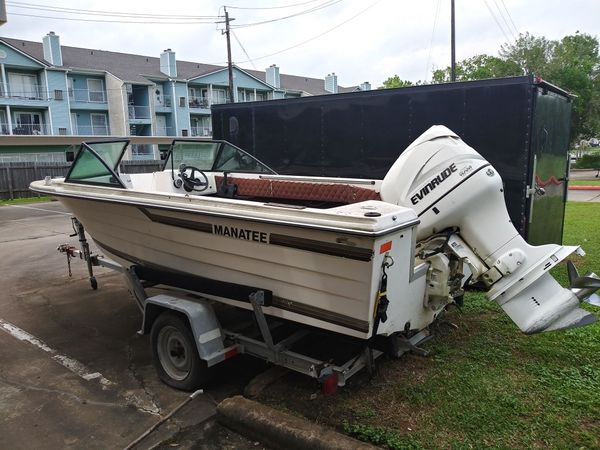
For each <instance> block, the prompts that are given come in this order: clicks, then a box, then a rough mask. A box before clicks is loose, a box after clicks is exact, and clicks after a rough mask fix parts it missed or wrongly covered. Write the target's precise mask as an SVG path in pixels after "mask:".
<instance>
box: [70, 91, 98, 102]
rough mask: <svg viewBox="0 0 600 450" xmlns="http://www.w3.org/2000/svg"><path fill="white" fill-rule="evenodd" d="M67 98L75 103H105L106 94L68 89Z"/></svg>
mask: <svg viewBox="0 0 600 450" xmlns="http://www.w3.org/2000/svg"><path fill="white" fill-rule="evenodd" d="M69 98H70V99H71V100H72V101H75V102H83V103H106V92H104V91H90V90H89V89H69Z"/></svg>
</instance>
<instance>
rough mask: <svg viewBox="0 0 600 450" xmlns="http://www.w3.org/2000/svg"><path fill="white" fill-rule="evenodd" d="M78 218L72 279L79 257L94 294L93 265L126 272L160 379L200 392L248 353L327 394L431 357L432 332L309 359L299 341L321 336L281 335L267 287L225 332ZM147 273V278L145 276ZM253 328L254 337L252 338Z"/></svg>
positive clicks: (191, 300) (195, 299) (70, 253)
mask: <svg viewBox="0 0 600 450" xmlns="http://www.w3.org/2000/svg"><path fill="white" fill-rule="evenodd" d="M71 220H72V224H73V230H74V233H73V234H71V237H75V236H77V237H78V238H79V244H80V248H79V249H78V248H76V247H75V246H73V245H70V244H62V245H60V246H59V247H58V249H57V250H58V251H59V252H61V253H63V254H66V256H67V266H68V270H69V276H71V260H72V259H74V258H79V259H80V260H82V261H84V262H85V263H86V265H87V270H88V275H89V281H90V285H91V287H92V289H97V288H98V282H97V280H96V277H95V276H94V269H93V268H94V267H105V268H108V269H111V270H115V271H118V272H120V273H122V274H123V275H124V277H125V280H126V283H127V286H128V289H129V291H130V293H131V294H132V296H133V298H134V299H135V302H136V304H137V306H138V308H139V309H140V311H141V313H142V326H141V328H140V330H139V331H138V333H139V334H141V335H144V334H151V335H152V350H153V356H154V365H155V366H156V368H157V371H158V375H159V377H160V378H161V380H162V381H163V382H165V383H166V384H168V385H170V386H172V387H175V388H178V389H183V390H194V389H197V388H198V387H201V385H202V384H204V383H205V382H206V381H207V380H208V369H209V368H211V367H213V366H215V365H216V364H218V363H220V362H223V361H225V360H227V359H229V358H231V357H233V356H235V355H238V354H246V355H251V356H254V357H257V358H259V359H262V360H264V361H267V362H269V363H272V364H275V365H279V366H283V367H285V368H287V369H291V370H294V371H296V372H299V373H302V374H304V375H308V376H310V377H312V378H315V379H317V380H318V381H319V382H320V383H321V384H322V387H323V391H324V392H326V393H332V392H335V390H336V389H337V387H341V386H344V385H345V384H346V382H347V380H348V379H349V378H350V377H351V376H352V375H354V374H356V373H357V372H358V371H360V370H361V369H363V368H366V369H367V370H368V372H369V374H372V373H373V371H374V361H375V360H376V359H377V358H378V357H379V356H381V355H383V354H384V353H387V354H389V355H390V356H392V357H400V356H402V355H403V354H404V353H407V352H410V351H412V352H413V353H416V354H419V355H422V356H426V355H427V354H428V352H427V351H426V350H424V349H423V348H421V347H420V345H421V344H423V343H424V342H426V341H428V340H429V339H431V338H432V334H431V332H430V331H429V329H428V328H426V329H424V330H421V331H420V332H418V333H416V334H413V335H412V336H410V337H406V336H403V335H400V334H395V335H393V336H390V337H389V339H388V342H386V347H385V351H383V349H379V348H376V347H378V346H376V345H371V344H373V342H371V341H372V340H368V341H360V342H361V345H360V346H358V347H360V349H359V350H358V351H357V352H356V353H354V354H353V355H352V356H351V357H350V358H348V359H346V360H345V362H341V363H338V364H336V363H335V362H333V360H331V359H330V360H327V361H325V360H322V359H320V358H316V357H312V356H309V355H308V354H306V353H308V352H301V351H295V350H294V347H295V346H296V344H299V343H301V342H302V340H303V339H305V338H307V336H309V335H310V334H311V333H317V331H313V330H311V329H310V328H307V327H303V328H300V329H297V328H298V327H297V326H296V327H292V329H293V330H292V332H291V333H283V337H282V333H281V332H280V331H281V330H283V329H285V325H286V321H284V320H280V319H274V318H269V320H267V318H266V317H265V314H264V311H263V306H265V291H263V290H260V289H257V290H255V291H254V292H251V293H250V294H249V296H248V297H249V298H248V301H249V302H250V304H251V305H252V310H251V312H250V313H249V314H248V317H247V319H246V321H245V322H238V323H236V324H235V325H234V326H231V327H228V326H225V327H223V326H221V323H220V321H219V320H218V319H217V315H216V313H215V308H214V304H215V303H218V302H215V301H213V300H209V299H207V298H204V297H201V296H200V295H198V294H195V293H193V292H190V290H188V289H186V290H180V289H181V286H177V285H176V284H174V283H171V284H169V283H170V281H166V282H165V280H163V279H161V277H160V276H159V275H154V276H151V275H148V273H150V274H151V273H152V272H151V271H150V272H148V271H144V270H141V268H140V267H138V266H135V265H133V266H131V267H129V268H126V267H123V266H122V265H120V264H119V263H117V262H115V261H113V260H111V259H109V258H106V257H104V256H102V255H99V254H94V253H92V252H91V251H90V247H89V243H88V241H87V238H86V235H85V229H84V227H83V225H82V224H81V222H79V220H77V218H75V217H72V218H71ZM140 273H141V274H143V275H144V276H143V277H141V276H140ZM167 278H168V277H167ZM157 286H159V287H163V286H164V287H165V288H167V289H168V290H167V291H166V292H167V293H166V294H158V295H153V296H149V295H148V294H147V292H146V289H148V288H150V287H157ZM235 309H239V308H235ZM159 318H161V319H160V320H159ZM181 319H184V320H183V321H182V320H181ZM257 327H258V333H257V332H256V331H257V330H256V328H257ZM248 330H253V332H252V333H248V332H247V331H248ZM274 335H277V338H275V336H274ZM194 347H195V348H194ZM188 372H190V373H188ZM192 375H193V376H192Z"/></svg>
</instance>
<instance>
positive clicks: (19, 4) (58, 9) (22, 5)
mask: <svg viewBox="0 0 600 450" xmlns="http://www.w3.org/2000/svg"><path fill="white" fill-rule="evenodd" d="M6 4H7V5H9V6H14V7H15V8H21V9H34V10H40V11H52V12H61V13H65V14H74V15H83V14H85V15H100V16H115V17H130V18H131V17H138V18H164V19H182V20H192V19H193V20H196V19H218V18H219V16H190V15H187V14H185V15H183V14H149V13H143V14H141V13H130V12H119V11H101V10H91V9H80V8H65V7H61V6H49V5H41V4H36V3H25V2H17V1H10V0H9V1H7V2H6Z"/></svg>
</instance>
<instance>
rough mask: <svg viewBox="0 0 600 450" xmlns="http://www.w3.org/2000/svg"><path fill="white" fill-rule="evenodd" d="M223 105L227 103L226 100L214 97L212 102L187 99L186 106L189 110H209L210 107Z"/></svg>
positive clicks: (200, 98)
mask: <svg viewBox="0 0 600 450" xmlns="http://www.w3.org/2000/svg"><path fill="white" fill-rule="evenodd" d="M223 103H229V99H228V98H222V97H215V98H213V99H212V101H210V102H209V101H208V99H207V98H205V97H191V96H190V97H188V104H189V106H190V108H204V109H209V108H210V107H211V105H221V104H223Z"/></svg>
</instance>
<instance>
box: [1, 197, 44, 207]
mask: <svg viewBox="0 0 600 450" xmlns="http://www.w3.org/2000/svg"><path fill="white" fill-rule="evenodd" d="M50 201H53V200H52V198H51V197H43V196H40V197H26V198H15V199H13V200H0V206H4V205H22V204H27V203H40V202H50Z"/></svg>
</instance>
